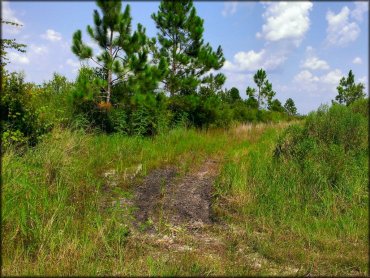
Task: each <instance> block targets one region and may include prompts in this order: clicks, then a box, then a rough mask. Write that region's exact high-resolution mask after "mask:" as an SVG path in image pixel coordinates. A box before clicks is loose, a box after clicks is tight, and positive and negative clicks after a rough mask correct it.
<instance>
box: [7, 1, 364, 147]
mask: <svg viewBox="0 0 370 278" xmlns="http://www.w3.org/2000/svg"><path fill="white" fill-rule="evenodd" d="M96 4H97V7H98V9H99V10H98V9H96V10H94V12H93V23H94V24H93V25H92V26H90V25H88V26H87V27H86V33H87V35H88V36H89V37H90V39H91V40H92V41H93V42H95V44H96V45H97V46H98V47H99V49H100V51H99V52H98V53H94V49H93V48H92V47H91V46H90V45H89V44H88V43H86V42H85V41H84V38H83V32H82V31H81V30H77V31H76V32H75V33H74V34H73V40H72V48H71V50H72V52H73V53H74V54H75V55H76V56H77V57H78V58H79V59H80V60H81V61H89V65H90V66H84V67H82V68H81V69H80V70H79V73H78V75H77V77H76V80H75V81H74V82H68V81H67V79H66V78H65V77H63V76H61V75H59V74H54V76H53V78H52V80H51V81H49V82H45V83H44V84H42V85H36V84H32V83H25V82H24V77H23V76H22V74H19V73H8V72H7V71H6V69H5V66H6V62H7V60H6V55H7V49H13V50H16V51H21V52H24V51H25V47H26V46H25V45H23V44H18V43H16V41H15V40H9V39H2V40H1V58H2V59H1V60H2V63H1V68H2V77H3V78H2V86H3V92H4V93H3V94H2V98H1V111H2V115H1V116H2V119H4V121H2V126H1V127H2V130H3V131H4V134H3V139H4V140H5V141H9V142H28V143H29V142H31V143H32V144H35V142H37V140H38V138H39V137H40V136H42V135H43V134H45V133H46V132H47V131H49V130H51V129H52V127H53V126H55V125H62V126H70V127H80V128H83V129H85V130H100V131H103V132H108V133H110V132H119V133H123V134H128V135H141V136H145V135H154V134H158V133H161V132H165V131H166V130H169V129H170V128H173V127H176V126H195V127H201V128H203V127H206V128H208V127H227V126H229V125H230V124H231V123H232V122H257V121H262V122H270V121H281V120H289V119H294V118H295V117H296V116H297V115H298V114H297V108H296V107H295V104H294V101H293V100H292V99H291V98H289V99H288V100H286V102H285V104H284V105H282V103H281V102H280V101H279V100H278V99H276V98H274V97H275V95H276V92H275V91H274V90H273V86H272V83H271V82H270V81H269V80H268V77H267V73H266V71H265V70H264V69H259V70H258V71H257V72H256V73H255V75H254V77H253V81H254V83H255V87H254V88H253V87H249V86H248V87H247V88H246V91H245V92H246V96H247V99H245V100H243V99H242V98H241V96H240V93H239V90H238V89H237V88H231V89H226V88H224V84H225V81H226V77H225V75H224V74H222V73H215V72H217V70H219V69H221V68H222V66H223V64H224V62H225V58H224V55H223V50H222V48H221V46H218V47H217V49H213V48H212V47H211V45H210V44H209V43H206V42H205V41H204V39H203V33H204V20H203V19H202V18H200V17H199V16H198V15H197V12H196V9H195V7H194V5H193V2H192V1H189V0H185V1H161V2H160V5H159V9H158V11H157V12H156V13H153V14H152V15H151V18H152V19H153V20H154V22H155V24H156V27H157V30H158V32H157V36H156V37H155V38H150V37H149V36H148V35H147V34H146V29H145V27H144V26H142V25H141V24H140V23H139V24H137V26H136V28H134V27H133V26H132V17H131V11H130V6H129V5H126V6H125V8H124V9H123V10H122V3H121V1H118V0H114V1H103V0H98V1H96ZM2 23H3V24H14V23H11V22H6V21H3V20H2ZM363 90H364V86H363V85H362V84H361V83H360V84H355V83H354V76H353V73H352V71H350V75H349V77H348V78H347V79H345V78H343V79H342V80H341V82H340V85H339V87H338V92H339V94H338V97H337V98H336V100H337V101H338V102H339V103H341V104H344V103H345V104H348V103H350V102H353V101H354V100H355V99H356V98H361V97H364V94H363Z"/></svg>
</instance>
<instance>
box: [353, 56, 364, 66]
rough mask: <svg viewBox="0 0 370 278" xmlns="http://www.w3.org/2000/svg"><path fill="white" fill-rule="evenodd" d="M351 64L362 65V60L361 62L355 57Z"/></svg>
mask: <svg viewBox="0 0 370 278" xmlns="http://www.w3.org/2000/svg"><path fill="white" fill-rule="evenodd" d="M352 63H354V64H357V65H361V64H362V60H361V58H360V57H356V58H355V59H353V61H352Z"/></svg>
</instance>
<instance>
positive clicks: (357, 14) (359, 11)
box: [351, 1, 369, 21]
mask: <svg viewBox="0 0 370 278" xmlns="http://www.w3.org/2000/svg"><path fill="white" fill-rule="evenodd" d="M368 11H369V3H368V2H367V1H366V2H355V8H354V9H353V10H352V11H351V16H352V17H353V18H354V19H355V20H357V21H362V20H363V14H365V13H367V12H368Z"/></svg>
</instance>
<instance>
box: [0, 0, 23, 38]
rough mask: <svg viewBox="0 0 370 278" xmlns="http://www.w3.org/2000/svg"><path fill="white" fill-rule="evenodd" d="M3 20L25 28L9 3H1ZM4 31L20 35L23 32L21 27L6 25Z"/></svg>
mask: <svg viewBox="0 0 370 278" xmlns="http://www.w3.org/2000/svg"><path fill="white" fill-rule="evenodd" d="M1 9H2V19H3V20H5V21H11V22H14V23H17V24H20V25H22V26H24V23H23V22H22V21H21V20H20V19H19V18H18V17H16V15H15V12H14V11H13V10H12V9H11V8H10V5H9V2H6V1H2V2H1ZM3 28H4V31H5V32H6V33H8V34H18V33H19V32H20V30H21V27H20V26H15V25H10V24H4V25H3Z"/></svg>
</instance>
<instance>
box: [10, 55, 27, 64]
mask: <svg viewBox="0 0 370 278" xmlns="http://www.w3.org/2000/svg"><path fill="white" fill-rule="evenodd" d="M8 58H9V61H10V63H14V64H21V65H25V64H29V63H30V60H29V59H28V57H27V56H26V55H24V54H21V53H18V52H9V53H8Z"/></svg>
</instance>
